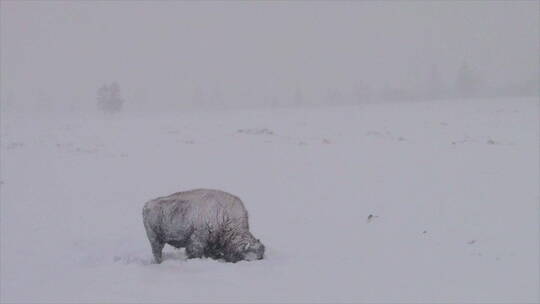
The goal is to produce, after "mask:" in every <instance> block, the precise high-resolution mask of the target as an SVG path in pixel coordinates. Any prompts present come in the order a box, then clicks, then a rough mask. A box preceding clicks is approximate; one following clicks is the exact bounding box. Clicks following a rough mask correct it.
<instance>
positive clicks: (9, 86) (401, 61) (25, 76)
mask: <svg viewBox="0 0 540 304" xmlns="http://www.w3.org/2000/svg"><path fill="white" fill-rule="evenodd" d="M539 9H540V8H539V2H538V1H523V2H520V1H478V2H476V1H470V2H469V1H433V2H427V1H419V2H413V1H404V2H395V1H351V2H349V1H343V2H330V1H328V2H324V1H320V2H319V1H313V2H312V1H305V2H304V1H301V2H293V1H279V2H266V1H258V2H252V3H249V2H244V1H235V2H221V1H218V2H212V1H208V2H202V3H196V2H169V1H162V2H143V1H118V2H112V1H111V2H97V1H77V2H75V1H71V2H69V1H28V2H26V1H24V2H23V1H2V2H1V38H0V39H1V40H0V42H1V53H0V60H1V83H0V84H1V102H2V109H4V110H6V109H24V110H29V111H33V110H34V109H38V110H40V111H46V110H59V109H70V110H95V108H96V92H97V90H98V88H99V87H100V86H102V85H103V84H107V83H111V82H113V81H116V82H118V84H119V86H120V88H121V92H122V96H123V98H124V99H125V101H126V102H125V108H126V109H130V110H140V109H146V110H147V109H170V108H175V109H176V108H178V109H180V108H187V107H193V106H204V107H213V106H217V107H245V106H260V105H269V106H288V105H317V104H323V103H325V104H355V103H361V102H382V101H385V100H412V101H415V100H430V99H444V98H453V97H456V96H459V97H467V98H469V97H493V96H531V95H537V94H538V91H539V90H538V82H539V56H538V54H539V53H540V49H539V46H540V41H539V36H540V33H539V27H540V25H539ZM464 69H465V70H466V71H467V74H468V75H467V77H468V79H470V80H469V81H470V82H473V84H471V86H472V87H474V89H471V90H469V91H467V92H460V89H459V85H458V84H457V83H459V77H460V76H459V75H460V72H459V71H460V70H461V71H463V70H464Z"/></svg>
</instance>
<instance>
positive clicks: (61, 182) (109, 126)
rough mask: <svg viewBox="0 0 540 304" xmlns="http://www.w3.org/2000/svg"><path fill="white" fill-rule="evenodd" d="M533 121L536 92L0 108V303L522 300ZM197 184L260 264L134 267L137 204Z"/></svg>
mask: <svg viewBox="0 0 540 304" xmlns="http://www.w3.org/2000/svg"><path fill="white" fill-rule="evenodd" d="M538 114H539V112H538V100H537V99H536V98H523V99H506V100H505V99H496V100H458V101H456V100H453V101H440V102H421V103H387V104H366V105H362V106H358V107H328V108H311V109H293V108H291V109H253V110H222V111H218V110H216V111H186V112H182V113H168V114H146V115H135V114H129V113H124V114H122V115H120V116H119V117H116V118H112V119H111V118H109V119H105V118H103V117H99V116H95V117H89V116H86V117H84V116H71V117H61V116H56V117H38V116H33V117H28V116H27V117H23V116H18V115H15V114H9V113H4V114H2V121H1V151H0V152H1V154H0V156H1V176H0V179H1V185H0V187H1V188H0V189H1V192H0V198H1V205H0V206H1V210H0V211H1V222H0V225H1V226H0V228H1V234H0V235H1V240H0V241H1V243H0V245H1V252H0V253H1V255H0V262H1V265H0V266H1V268H0V275H1V276H0V278H1V281H0V284H1V285H0V286H1V289H0V292H1V294H0V295H1V298H0V300H1V302H26V303H28V302H48V303H52V302H55V303H62V302H108V303H110V302H124V303H126V302H155V303H158V302H159V303H164V302H190V303H193V302H386V303H388V302H424V303H433V302H446V303H457V302H490V303H494V302H504V303H517V302H537V301H539V300H540V296H539V284H540V282H539V266H540V265H539V227H540V226H539V200H540V197H539V188H538V187H539V181H540V177H539V152H540V151H539V136H540V134H539V115H538ZM200 187H204V188H217V189H222V190H225V191H228V192H231V193H233V194H236V195H238V196H240V197H241V198H242V199H243V201H244V203H245V205H246V207H247V209H248V211H249V212H250V223H251V229H252V232H253V233H254V235H255V236H256V237H258V238H260V239H261V240H262V241H263V242H264V244H265V245H266V248H267V255H266V259H264V260H262V261H256V262H240V263H236V264H229V263H222V262H218V261H214V260H209V259H202V260H186V258H185V255H184V252H183V250H176V249H173V248H171V247H167V246H166V248H165V261H164V263H163V264H160V265H156V264H151V263H150V262H151V252H150V248H149V244H148V241H147V239H146V235H145V232H144V228H143V225H142V219H141V208H142V206H143V204H144V202H145V201H147V200H149V199H151V198H154V197H157V196H163V195H167V194H170V193H173V192H176V191H181V190H186V189H191V188H200ZM370 215H371V216H370ZM368 217H369V218H370V219H369V220H368Z"/></svg>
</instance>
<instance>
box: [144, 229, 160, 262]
mask: <svg viewBox="0 0 540 304" xmlns="http://www.w3.org/2000/svg"><path fill="white" fill-rule="evenodd" d="M146 235H147V236H148V240H149V241H150V246H151V247H152V254H153V255H154V261H155V262H156V263H158V264H159V263H161V261H162V257H161V251H162V250H163V247H164V246H165V242H163V241H162V240H161V239H160V238H159V237H158V236H157V234H156V233H155V232H154V231H152V229H146Z"/></svg>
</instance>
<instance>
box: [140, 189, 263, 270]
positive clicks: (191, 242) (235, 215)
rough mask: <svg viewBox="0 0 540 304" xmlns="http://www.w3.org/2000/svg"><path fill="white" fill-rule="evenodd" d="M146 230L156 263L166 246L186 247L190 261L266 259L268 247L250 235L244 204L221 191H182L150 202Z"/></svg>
mask: <svg viewBox="0 0 540 304" xmlns="http://www.w3.org/2000/svg"><path fill="white" fill-rule="evenodd" d="M143 220H144V227H145V229H146V234H147V236H148V240H149V241H150V245H151V247H152V253H153V255H154V259H155V261H156V263H161V260H162V255H161V252H162V249H163V246H165V244H169V245H171V246H174V247H176V248H181V247H185V248H186V254H187V256H188V258H200V257H210V258H214V259H224V260H225V261H227V262H233V263H234V262H237V261H240V260H256V259H259V260H260V259H262V258H263V256H264V245H263V244H262V243H261V242H260V241H259V240H258V239H256V238H255V237H253V235H252V234H251V233H250V232H249V225H248V213H247V211H246V209H245V207H244V204H243V203H242V201H241V200H240V199H239V198H238V197H236V196H234V195H232V194H229V193H226V192H223V191H219V190H209V189H197V190H191V191H185V192H178V193H174V194H171V195H169V196H165V197H159V198H156V199H153V200H151V201H149V202H147V203H146V204H145V205H144V208H143Z"/></svg>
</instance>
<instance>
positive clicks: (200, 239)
mask: <svg viewBox="0 0 540 304" xmlns="http://www.w3.org/2000/svg"><path fill="white" fill-rule="evenodd" d="M205 239H206V238H205V236H204V235H201V234H197V233H194V234H192V235H191V237H190V239H189V242H188V244H187V246H186V255H187V257H188V259H196V258H202V257H203V255H204V249H205V247H206V242H205V241H204V240H205Z"/></svg>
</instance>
